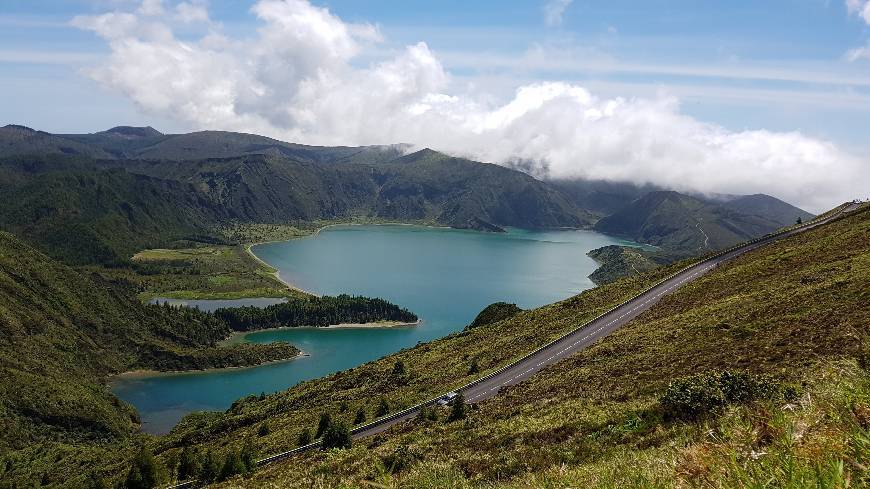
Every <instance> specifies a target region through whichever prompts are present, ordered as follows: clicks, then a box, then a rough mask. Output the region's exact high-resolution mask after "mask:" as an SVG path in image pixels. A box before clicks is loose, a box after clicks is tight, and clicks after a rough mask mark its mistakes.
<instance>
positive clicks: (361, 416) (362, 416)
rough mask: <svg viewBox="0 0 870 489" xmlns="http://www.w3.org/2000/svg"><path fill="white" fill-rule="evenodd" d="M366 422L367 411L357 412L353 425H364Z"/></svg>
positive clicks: (361, 409) (360, 410)
mask: <svg viewBox="0 0 870 489" xmlns="http://www.w3.org/2000/svg"><path fill="white" fill-rule="evenodd" d="M365 422H366V410H365V409H363V408H359V410H358V411H357V412H356V417H355V418H354V419H353V424H355V425H357V424H363V423H365Z"/></svg>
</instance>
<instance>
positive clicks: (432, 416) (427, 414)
mask: <svg viewBox="0 0 870 489" xmlns="http://www.w3.org/2000/svg"><path fill="white" fill-rule="evenodd" d="M417 419H420V420H422V421H437V420H438V410H437V409H435V406H423V407H421V408H420V412H418V413H417Z"/></svg>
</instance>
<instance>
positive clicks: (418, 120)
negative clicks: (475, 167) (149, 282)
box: [73, 0, 870, 210]
mask: <svg viewBox="0 0 870 489" xmlns="http://www.w3.org/2000/svg"><path fill="white" fill-rule="evenodd" d="M146 3H148V4H149V5H150V6H153V5H152V3H153V2H146ZM157 3H160V2H157ZM164 4H165V5H164ZM178 5H180V4H175V5H174V6H173V5H170V2H168V1H167V2H164V3H160V6H161V9H162V10H161V13H160V14H154V13H148V14H145V13H144V12H143V11H132V12H110V13H106V14H103V15H97V16H82V17H76V18H75V19H74V20H73V24H74V25H76V26H78V27H80V28H83V29H87V30H91V31H93V32H94V33H96V34H97V35H98V36H100V37H102V38H103V39H105V40H106V42H107V43H108V45H109V46H110V50H111V54H110V55H109V56H108V57H107V58H106V59H105V60H104V61H103V62H102V63H101V64H100V65H99V66H97V67H96V68H94V69H93V70H91V71H89V75H90V76H91V77H93V78H94V79H95V80H97V81H98V82H100V83H102V84H104V85H105V86H107V87H110V88H112V89H114V90H117V91H120V92H121V93H123V94H125V95H127V96H128V97H130V98H131V99H132V100H134V101H135V102H136V103H137V104H138V105H139V106H141V107H142V108H143V109H144V110H146V111H148V112H151V113H154V114H160V115H163V116H169V117H172V118H175V119H176V120H179V121H182V122H184V123H186V124H187V125H188V126H190V127H191V128H203V129H204V128H211V129H225V130H238V131H246V132H254V133H259V134H264V135H269V136H272V137H276V138H280V139H284V140H290V141H294V142H302V143H309V144H327V145H329V144H342V145H348V144H354V145H362V144H382V143H396V142H406V143H411V144H414V145H416V146H417V147H424V146H428V147H432V148H434V149H438V150H441V151H445V152H448V153H451V154H455V155H461V156H468V157H472V158H474V159H478V160H482V161H488V162H494V163H502V164H504V163H521V164H522V166H523V168H527V169H528V171H530V172H531V173H533V174H534V175H536V176H539V177H549V178H595V179H608V180H616V181H631V182H636V183H653V184H657V185H661V186H664V187H669V188H674V189H678V190H692V191H700V192H711V193H714V192H715V193H754V192H765V193H772V194H774V195H776V196H778V197H780V198H784V199H786V200H789V201H791V202H794V203H797V204H799V205H803V206H805V207H807V208H809V209H812V210H819V209H822V208H825V207H828V206H830V205H831V204H833V203H836V202H837V201H840V200H843V199H845V198H847V197H851V196H852V195H853V194H854V193H856V192H858V191H859V190H864V189H862V188H861V185H866V183H867V182H868V181H870V180H868V179H870V171H868V168H867V165H866V163H865V162H863V161H861V160H859V159H858V158H856V157H854V156H852V155H850V154H848V153H847V152H845V151H843V150H841V149H839V148H838V147H837V146H835V145H834V144H832V143H830V142H826V141H823V140H819V139H815V138H811V137H807V136H805V135H802V134H800V133H798V132H788V133H777V132H770V131H764V130H757V131H741V132H732V131H728V130H726V129H723V128H721V127H718V126H716V125H713V124H707V123H704V122H701V121H698V120H695V119H693V118H691V117H689V116H687V115H685V114H683V113H681V111H680V105H679V101H678V100H676V99H675V98H673V97H669V96H667V95H661V96H658V97H654V98H648V99H643V98H601V97H598V96H596V95H595V94H594V93H592V92H590V91H589V90H587V89H586V88H584V87H581V86H577V85H574V84H569V83H559V82H540V83H534V84H529V85H526V86H522V87H519V88H518V89H517V90H516V92H515V94H514V95H513V97H512V98H511V99H510V100H507V101H497V99H496V98H495V97H492V96H487V95H486V94H483V95H481V94H479V93H478V94H476V95H472V94H469V93H465V92H462V91H460V90H456V89H455V88H454V86H453V83H451V76H450V73H448V72H447V70H445V68H444V67H443V66H442V64H441V62H440V61H439V59H438V57H437V56H436V54H435V53H433V52H432V51H431V50H430V49H429V47H428V46H427V45H426V44H425V43H423V42H420V43H417V44H412V45H409V46H406V47H405V48H404V49H402V50H400V51H399V52H397V53H396V54H395V55H393V56H391V57H389V58H387V59H385V60H383V61H380V62H375V63H372V64H370V65H369V66H363V67H361V66H360V65H359V62H358V60H359V58H360V56H361V55H362V54H364V53H365V52H366V49H368V48H369V47H370V46H372V45H373V44H376V43H378V42H380V41H381V34H380V32H379V31H378V29H377V28H376V27H374V26H372V25H368V24H350V23H347V22H344V21H342V20H341V19H340V18H338V17H337V16H335V15H334V14H333V13H331V12H330V11H329V10H327V9H325V8H321V7H317V6H314V5H311V4H310V3H309V2H307V1H306V0H259V1H257V2H256V3H255V4H254V6H253V8H252V10H251V12H252V13H253V15H255V16H256V17H257V18H258V19H259V21H260V27H259V28H258V30H257V32H256V34H255V35H253V36H247V37H244V38H232V37H228V36H226V35H225V34H223V33H222V32H221V31H220V28H219V25H218V26H216V25H213V24H208V25H207V32H205V33H204V34H203V35H202V36H201V37H200V38H198V39H196V40H194V41H190V40H182V39H179V37H178V36H177V35H176V32H175V31H174V28H175V26H176V25H178V23H179V22H181V19H178V18H177V15H176V14H177V12H178ZM199 5H200V6H202V5H203V4H199ZM145 7H146V5H144V4H143V5H142V9H143V10H144V9H145ZM154 11H155V10H154V9H150V8H149V12H154Z"/></svg>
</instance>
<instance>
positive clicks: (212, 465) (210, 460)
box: [199, 450, 221, 483]
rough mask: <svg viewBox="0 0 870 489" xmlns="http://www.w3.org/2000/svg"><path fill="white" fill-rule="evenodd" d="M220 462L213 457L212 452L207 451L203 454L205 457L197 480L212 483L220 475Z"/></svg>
mask: <svg viewBox="0 0 870 489" xmlns="http://www.w3.org/2000/svg"><path fill="white" fill-rule="evenodd" d="M220 470H221V462H220V461H219V460H218V458H217V457H216V456H215V454H214V452H212V451H211V450H208V451H206V452H205V457H204V458H203V461H202V472H200V474H199V479H200V480H202V481H203V482H206V483H208V482H214V481H215V480H217V478H218V475H220Z"/></svg>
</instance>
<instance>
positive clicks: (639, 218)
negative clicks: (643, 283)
mask: <svg viewBox="0 0 870 489" xmlns="http://www.w3.org/2000/svg"><path fill="white" fill-rule="evenodd" d="M765 197H766V196H765ZM769 199H773V198H772V197H770V198H769ZM773 200H776V199H773ZM735 202H736V203H735V204H734V206H736V207H739V208H741V210H740V211H738V210H736V209H735V208H732V207H728V206H727V205H720V204H715V203H712V202H710V201H706V200H702V199H700V198H696V197H691V196H688V195H684V194H680V193H677V192H672V191H656V192H650V193H648V194H646V195H644V196H643V197H641V198H639V199H637V200H635V201H634V202H632V203H631V204H629V205H627V206H626V207H624V208H622V209H621V210H619V211H617V212H616V213H614V214H612V215H610V216H607V217H604V218H602V219H601V220H599V221H598V222H597V223H596V224H595V229H596V230H598V231H601V232H603V233H608V234H615V235H618V236H626V237H628V238H631V239H633V240H635V241H638V242H641V243H647V244H651V245H654V246H659V247H661V248H664V249H665V250H666V251H670V252H674V253H676V254H677V255H681V256H695V255H699V254H704V253H707V252H710V251H713V250H718V249H722V248H727V247H728V246H731V245H734V244H736V243H739V242H742V241H746V240H748V239H751V238H753V237H757V236H761V235H764V234H767V233H769V232H771V231H774V230H776V229H779V228H781V227H783V226H786V225H791V224H794V222H795V219H792V220H790V221H787V222H783V220H782V212H781V208H779V207H776V208H775V211H776V212H774V214H773V215H772V216H768V215H767V214H766V213H765V210H766V209H768V208H773V206H771V205H770V203H769V201H767V199H764V202H763V203H764V205H763V206H760V207H758V208H757V209H754V210H752V211H751V212H752V213H748V212H749V211H748V209H750V208H752V204H751V203H752V202H758V200H756V199H738V200H736V201H735ZM777 202H780V203H781V204H783V205H787V204H785V203H783V202H781V201H777ZM789 207H791V206H789ZM794 209H796V208H794ZM796 211H799V212H801V213H802V214H799V215H796V216H795V218H797V217H806V216H807V214H806V213H803V211H800V210H799V209H796Z"/></svg>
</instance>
